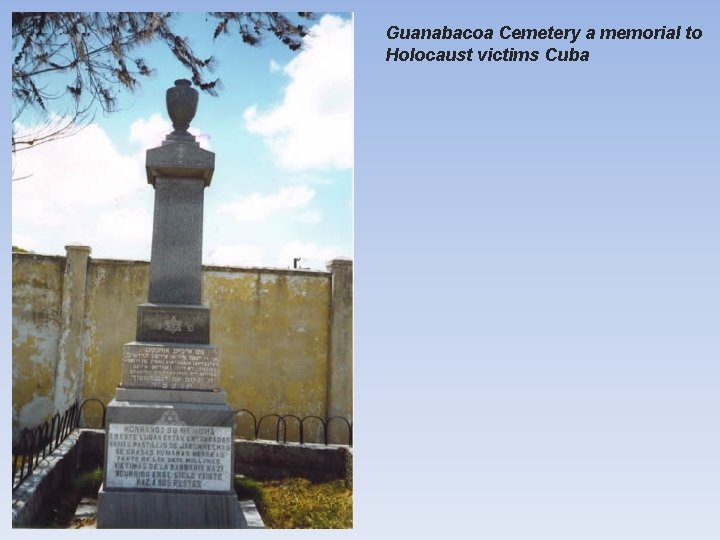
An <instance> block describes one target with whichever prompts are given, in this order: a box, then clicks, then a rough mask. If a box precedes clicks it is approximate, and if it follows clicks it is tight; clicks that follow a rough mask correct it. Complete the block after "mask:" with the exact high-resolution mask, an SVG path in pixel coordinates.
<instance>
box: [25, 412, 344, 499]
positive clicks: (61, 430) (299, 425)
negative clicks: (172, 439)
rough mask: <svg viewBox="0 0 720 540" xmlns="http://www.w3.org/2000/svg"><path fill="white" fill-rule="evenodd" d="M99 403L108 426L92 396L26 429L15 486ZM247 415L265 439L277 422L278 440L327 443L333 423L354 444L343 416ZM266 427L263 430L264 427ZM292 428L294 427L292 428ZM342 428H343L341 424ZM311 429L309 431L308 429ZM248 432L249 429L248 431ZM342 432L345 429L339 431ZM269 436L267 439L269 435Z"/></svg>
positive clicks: (256, 435) (252, 431)
mask: <svg viewBox="0 0 720 540" xmlns="http://www.w3.org/2000/svg"><path fill="white" fill-rule="evenodd" d="M93 402H94V403H98V404H99V405H100V407H102V421H101V426H105V414H106V412H107V410H106V407H105V404H104V403H103V402H102V401H100V400H99V399H96V398H89V399H86V400H85V401H83V402H82V403H80V404H78V402H77V401H76V402H75V403H73V404H72V405H71V406H70V407H68V409H67V410H66V411H65V412H64V413H63V414H62V415H61V414H60V413H56V414H55V415H54V416H53V417H52V418H50V419H49V420H47V421H46V422H43V423H42V424H40V425H39V426H36V427H34V428H25V429H23V430H22V431H21V432H20V433H19V435H18V438H17V443H16V444H14V445H13V449H12V453H13V459H12V489H13V491H14V490H15V489H17V488H18V486H20V485H21V484H22V483H23V482H24V481H25V480H26V479H27V478H28V476H30V474H32V472H33V470H35V468H36V467H37V465H38V464H39V463H40V461H42V459H44V458H45V457H46V456H47V455H48V454H50V453H51V452H52V451H53V450H55V449H56V448H57V447H58V446H60V444H61V443H62V442H63V441H64V440H65V439H66V438H67V437H68V435H70V433H72V432H73V431H74V430H75V429H76V428H78V427H80V419H81V416H82V411H83V408H84V407H85V405H87V404H88V403H93ZM242 415H246V416H247V417H249V418H250V419H251V420H252V423H251V425H250V433H249V437H246V438H253V439H262V438H263V437H261V435H262V434H263V433H267V431H268V430H271V429H272V427H273V422H274V428H275V429H274V432H275V441H276V442H283V443H287V442H288V431H293V432H294V433H296V434H297V441H291V442H298V443H300V444H306V443H308V442H315V441H318V440H319V441H322V442H323V443H324V444H325V445H329V444H330V431H331V427H333V426H336V425H337V426H344V430H343V431H344V434H345V437H341V438H340V440H341V441H343V442H342V443H341V444H347V445H348V446H352V444H353V424H352V420H349V419H347V418H345V417H343V416H330V417H328V418H321V417H319V416H314V415H309V416H304V417H302V418H301V417H300V416H297V415H295V414H282V415H281V414H274V413H273V414H265V415H263V416H261V417H260V418H258V417H257V416H256V415H255V414H254V413H253V412H252V411H250V410H248V409H239V410H237V411H235V416H236V417H239V416H242ZM263 428H264V431H263ZM289 428H292V429H289ZM340 429H342V428H340ZM309 431H310V434H308V432H309ZM245 434H247V432H246V433H245ZM340 434H342V432H341V433H340ZM236 436H239V437H242V436H243V433H242V430H238V432H237V433H236ZM266 440H267V439H266Z"/></svg>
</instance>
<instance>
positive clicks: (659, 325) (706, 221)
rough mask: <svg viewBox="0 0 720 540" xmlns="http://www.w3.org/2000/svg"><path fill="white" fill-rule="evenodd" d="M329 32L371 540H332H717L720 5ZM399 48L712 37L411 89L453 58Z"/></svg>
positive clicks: (510, 15) (363, 15)
mask: <svg viewBox="0 0 720 540" xmlns="http://www.w3.org/2000/svg"><path fill="white" fill-rule="evenodd" d="M215 4H216V5H215V6H213V8H214V9H221V8H224V9H258V8H261V9H267V8H269V7H270V6H264V4H262V3H258V2H254V3H249V4H248V5H247V6H246V5H240V3H237V2H236V3H228V2H225V3H223V2H216V3H215ZM298 4H299V3H298V2H292V3H290V2H275V3H274V5H273V6H272V9H280V10H290V9H308V6H305V5H298ZM77 6H81V7H83V6H82V3H75V5H74V6H73V8H76V7H77ZM92 7H94V6H93V5H91V4H87V3H86V5H85V6H84V8H85V9H92ZM184 7H185V6H184V5H183V6H181V5H179V4H177V3H173V4H170V3H167V2H165V3H160V2H157V3H154V5H152V6H150V5H148V4H147V3H142V4H140V3H137V2H126V3H121V4H120V3H115V4H111V5H108V6H106V7H105V6H104V9H123V10H132V9H139V8H140V9H151V8H152V9H163V8H164V9H174V10H178V9H181V8H184ZM203 7H204V6H203ZM309 7H310V8H311V9H314V10H336V11H354V12H355V53H356V56H355V62H356V63H355V72H356V87H355V88H356V92H355V103H356V126H355V128H356V138H355V144H356V146H355V148H356V153H355V163H356V167H355V305H356V310H355V315H356V320H355V418H354V421H355V430H356V432H355V440H356V446H355V455H356V463H355V529H354V531H353V532H352V533H343V532H334V533H326V534H323V536H342V535H347V534H350V535H351V536H357V537H360V538H404V537H412V538H438V537H447V538H481V539H488V540H501V539H513V540H514V539H518V540H536V539H545V538H547V539H553V540H559V539H568V540H588V539H603V540H618V539H632V540H636V539H651V540H659V539H666V538H667V539H680V540H686V539H687V540H701V539H708V540H716V539H717V538H720V463H719V460H720V430H719V429H718V427H719V426H718V424H719V420H720V392H719V391H718V383H719V382H720V367H718V362H719V360H720V285H719V278H720V241H719V236H720V235H719V233H720V213H719V212H718V204H719V203H720V187H718V180H719V169H720V168H719V167H718V164H719V159H718V155H719V151H720V145H719V144H718V142H719V140H718V139H719V138H718V126H719V125H720V122H719V121H720V118H719V116H720V115H719V114H718V111H719V107H718V99H720V84H719V78H720V69H718V68H719V67H720V58H719V55H720V46H719V45H720V42H719V41H718V37H717V35H718V31H720V17H719V16H718V15H719V14H718V8H717V7H716V3H713V2H710V1H705V2H692V1H685V2H652V1H649V0H648V1H637V2H628V1H623V2H621V1H604V2H599V1H597V2H583V3H579V2H561V1H546V2H530V1H527V2H493V3H489V2H485V3H475V4H474V5H472V6H471V5H470V3H468V2H442V3H423V4H420V3H411V2H395V3H388V4H387V5H386V4H383V5H382V6H380V5H370V4H369V3H361V2H313V3H311V5H310V6H309ZM45 8H46V9H59V7H58V6H56V5H55V4H52V5H51V4H49V3H46V5H45ZM22 9H30V6H27V5H26V4H24V5H23V6H22ZM65 9H69V7H66V8H65ZM6 24H7V22H6ZM392 24H396V25H398V26H402V27H431V28H432V27H438V26H440V27H441V26H442V25H448V26H451V27H452V26H457V27H471V28H473V27H482V28H487V27H490V28H494V29H496V30H497V29H498V28H499V27H500V26H502V25H505V24H509V25H512V26H515V27H538V28H542V27H547V26H550V25H554V26H556V27H564V26H569V27H580V28H583V29H586V28H588V27H596V28H598V27H618V28H623V27H656V26H662V25H668V26H675V25H683V26H687V25H692V26H698V27H701V28H702V29H703V31H704V36H703V38H702V39H701V40H699V41H697V42H691V41H685V40H680V41H677V42H660V41H659V42H629V41H628V42H617V43H603V42H599V41H597V42H585V41H584V40H583V41H580V42H579V43H578V44H576V45H575V47H576V48H579V49H585V48H587V49H588V50H590V51H591V61H590V62H589V63H583V64H580V63H577V64H569V63H568V64H560V63H548V62H544V61H539V62H537V63H534V64H521V63H479V62H472V63H467V64H462V65H456V64H431V63H404V64H403V63H386V62H385V61H384V58H385V51H386V49H387V47H389V46H392V47H395V46H399V47H401V48H410V47H412V46H416V47H418V48H427V49H430V48H439V47H440V46H441V45H440V44H435V43H432V42H427V43H410V42H405V43H402V42H399V41H395V42H390V41H389V40H387V39H386V37H385V31H386V30H387V28H388V26H390V25H392ZM468 45H469V46H474V47H476V48H478V47H480V46H483V45H484V44H483V43H482V42H479V45H478V44H474V43H473V44H468ZM487 45H488V46H493V47H495V48H504V47H506V46H514V47H515V48H516V49H519V48H523V43H522V42H504V41H502V40H499V39H495V40H493V42H492V43H488V44H487ZM526 45H527V48H528V49H531V50H532V49H538V50H540V51H544V50H545V48H547V47H549V46H552V43H545V42H528V43H527V44H526ZM461 46H462V47H464V46H465V44H462V45H461ZM3 54H4V55H5V56H4V58H5V61H6V62H8V61H9V60H8V58H7V49H6V50H5V51H4V52H3ZM5 84H8V82H7V79H6V82H5ZM8 93H9V92H6V95H8ZM6 109H7V108H6ZM3 114H5V115H6V116H5V118H6V119H7V120H8V122H9V118H8V117H7V114H8V113H7V110H6V111H4V112H3ZM6 159H7V160H8V162H7V163H6V166H7V169H6V170H9V156H6ZM9 199H10V188H9V182H8V185H7V186H6V188H5V196H4V197H2V201H3V203H2V204H3V211H2V214H3V216H4V223H5V227H3V229H2V234H3V238H4V239H5V245H9V243H10V234H9V213H10V208H9V202H8V201H9ZM2 261H3V264H2V270H3V279H4V283H6V286H5V287H4V288H3V289H2V291H3V292H2V294H3V297H2V302H3V305H4V306H9V305H10V291H9V289H10V287H9V282H10V280H9V268H10V264H9V254H7V253H6V254H4V255H3V259H2ZM2 313H3V320H4V321H5V324H3V328H4V331H5V333H4V334H3V335H4V336H5V340H4V342H5V343H6V344H7V345H6V348H5V351H6V354H5V357H6V358H7V359H8V360H9V358H10V347H9V343H10V328H9V327H10V323H9V321H10V309H9V307H6V309H4V310H3V312H2ZM8 363H9V362H8ZM6 380H7V379H6ZM9 392H10V389H9V388H7V392H6V395H7V396H9ZM8 400H9V397H8ZM8 405H9V403H8ZM9 408H10V407H8V410H9ZM8 416H9V415H8ZM7 421H8V422H9V418H7ZM267 534H270V535H271V536H277V535H280V534H283V533H282V532H279V531H278V532H275V533H270V532H268V533H267ZM308 534H309V533H308ZM313 534H315V533H313Z"/></svg>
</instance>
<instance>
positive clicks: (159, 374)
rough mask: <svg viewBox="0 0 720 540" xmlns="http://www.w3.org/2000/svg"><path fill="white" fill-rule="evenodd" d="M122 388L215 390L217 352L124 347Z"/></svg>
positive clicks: (212, 349)
mask: <svg viewBox="0 0 720 540" xmlns="http://www.w3.org/2000/svg"><path fill="white" fill-rule="evenodd" d="M122 385H123V386H124V387H126V388H163V389H171V390H180V389H182V390H216V389H218V388H219V387H220V350H219V349H218V348H217V347H212V346H196V347H192V346H170V345H142V344H137V343H128V344H126V345H125V346H124V347H123V376H122Z"/></svg>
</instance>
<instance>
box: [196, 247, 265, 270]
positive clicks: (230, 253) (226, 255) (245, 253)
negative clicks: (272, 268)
mask: <svg viewBox="0 0 720 540" xmlns="http://www.w3.org/2000/svg"><path fill="white" fill-rule="evenodd" d="M263 254H264V250H263V248H261V247H260V246H256V245H252V244H234V245H225V246H217V247H215V248H213V249H211V250H209V251H208V253H207V256H206V257H205V264H215V265H218V266H235V265H237V266H262V264H263Z"/></svg>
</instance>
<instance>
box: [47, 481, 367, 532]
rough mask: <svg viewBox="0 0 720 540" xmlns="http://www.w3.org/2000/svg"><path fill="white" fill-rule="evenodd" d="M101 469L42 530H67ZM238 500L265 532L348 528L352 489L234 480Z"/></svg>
mask: <svg viewBox="0 0 720 540" xmlns="http://www.w3.org/2000/svg"><path fill="white" fill-rule="evenodd" d="M101 482H102V469H100V468H98V469H95V470H93V471H87V472H82V473H80V474H79V475H78V476H77V477H76V478H75V479H74V480H73V485H72V489H71V490H69V491H68V492H67V496H66V497H63V500H61V501H59V504H57V505H56V506H55V508H54V509H53V516H52V522H51V523H50V524H44V525H42V526H45V527H48V526H50V527H59V528H66V527H67V526H68V524H69V522H70V519H71V518H72V516H73V513H74V511H75V506H76V505H77V501H78V500H79V499H80V497H88V496H89V497H96V496H97V491H98V488H99V487H100V483H101ZM235 491H236V492H237V495H238V498H239V499H252V500H253V501H255V505H256V506H257V508H258V511H259V512H260V515H261V516H262V518H263V521H264V523H265V527H267V528H268V529H350V528H352V521H353V510H352V490H351V489H350V488H348V487H347V485H346V484H345V482H344V481H343V480H334V481H331V482H311V481H310V480H306V479H304V478H286V479H282V480H252V479H250V478H245V477H243V476H240V475H238V476H236V477H235Z"/></svg>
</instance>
